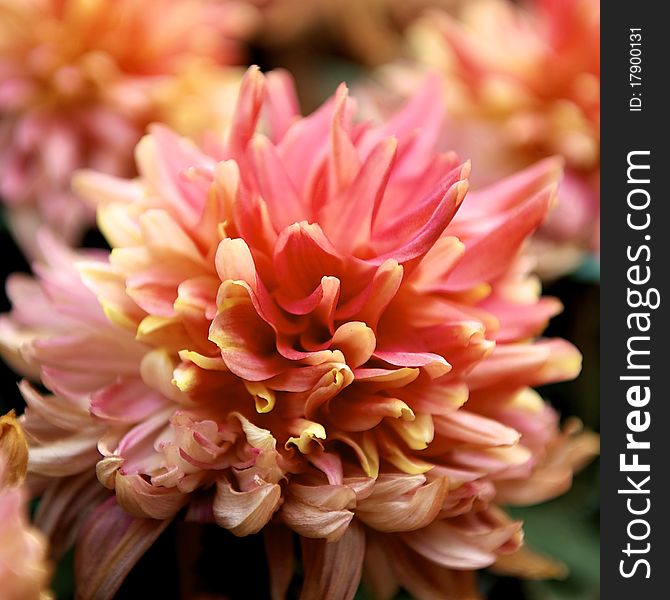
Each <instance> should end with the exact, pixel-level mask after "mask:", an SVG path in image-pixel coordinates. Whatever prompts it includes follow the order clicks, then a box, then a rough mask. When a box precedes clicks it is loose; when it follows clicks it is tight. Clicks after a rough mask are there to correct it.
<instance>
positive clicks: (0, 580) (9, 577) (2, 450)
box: [0, 413, 52, 600]
mask: <svg viewBox="0 0 670 600" xmlns="http://www.w3.org/2000/svg"><path fill="white" fill-rule="evenodd" d="M27 461H28V446H27V444H26V440H25V438H24V436H23V434H22V432H21V428H20V426H19V424H18V423H17V421H16V418H15V416H14V414H13V413H9V414H8V415H4V416H0V523H1V524H2V525H1V526H0V594H1V595H2V598H3V600H47V599H49V598H51V597H52V596H51V594H50V593H49V592H48V591H47V588H48V584H49V576H50V571H51V570H50V568H49V566H48V563H47V559H46V540H45V539H44V536H43V535H42V534H41V533H40V532H39V531H37V530H36V529H34V528H33V527H31V525H30V523H29V521H28V510H27V497H26V492H25V490H24V489H22V488H21V487H20V486H21V484H22V483H23V479H24V477H25V473H26V467H27Z"/></svg>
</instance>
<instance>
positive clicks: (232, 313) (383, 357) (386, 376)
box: [0, 68, 596, 598]
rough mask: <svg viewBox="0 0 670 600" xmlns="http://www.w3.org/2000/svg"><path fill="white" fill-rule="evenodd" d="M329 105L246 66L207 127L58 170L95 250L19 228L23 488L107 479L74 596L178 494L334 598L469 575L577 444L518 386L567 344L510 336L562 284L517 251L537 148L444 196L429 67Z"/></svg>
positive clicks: (553, 488) (548, 197) (588, 442)
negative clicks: (92, 229)
mask: <svg viewBox="0 0 670 600" xmlns="http://www.w3.org/2000/svg"><path fill="white" fill-rule="evenodd" d="M355 110H356V104H355V102H354V100H353V99H351V98H350V97H349V96H348V93H347V89H346V87H344V85H342V86H340V88H339V89H338V90H337V92H336V94H335V95H334V97H333V98H331V99H330V100H329V101H327V102H326V103H325V104H324V105H323V106H322V107H321V108H320V109H319V110H317V111H316V112H315V113H313V114H312V115H310V116H308V117H301V116H300V115H299V114H298V110H297V106H296V101H295V98H294V91H293V88H292V85H291V82H290V80H289V79H288V77H287V76H286V75H285V74H284V73H282V72H273V73H270V74H268V75H267V76H263V75H261V74H260V72H259V71H258V70H257V69H255V68H252V69H250V70H249V71H248V73H247V75H246V77H245V79H244V81H243V83H242V86H241V90H240V94H239V98H238V103H237V107H236V111H235V116H234V118H233V122H232V125H231V128H230V132H229V135H228V137H227V139H226V140H225V142H223V143H221V144H220V146H219V147H218V148H215V149H212V150H211V151H210V153H208V154H205V153H203V152H202V151H201V150H199V149H198V148H197V147H196V146H194V145H193V144H192V143H190V142H188V141H187V140H185V139H181V138H179V137H177V136H176V135H175V134H174V133H172V132H170V131H169V130H167V129H165V128H163V127H154V128H153V129H152V132H151V134H150V135H149V136H147V137H145V138H144V139H143V140H142V142H141V143H140V145H139V146H138V149H137V161H138V171H139V177H138V178H137V179H136V180H132V181H131V180H123V179H117V178H114V177H110V176H108V175H103V174H99V173H94V172H86V173H82V174H81V175H79V176H78V177H77V178H76V181H75V185H76V188H77V189H78V191H79V192H80V193H81V194H83V195H84V196H86V197H87V198H89V199H90V200H91V201H93V202H94V203H96V204H97V205H98V220H99V223H100V226H101V229H102V231H103V232H104V234H105V235H106V237H107V239H108V241H109V243H110V245H111V246H112V248H113V250H112V252H111V254H110V255H109V256H106V255H105V254H104V253H101V254H82V253H80V254H76V253H74V252H72V251H70V250H65V249H63V248H61V247H59V246H58V245H57V244H55V243H54V242H53V240H51V239H50V238H49V236H43V238H42V243H43V244H45V246H44V249H43V255H44V256H45V257H47V259H48V261H49V262H48V264H41V265H38V266H37V267H36V273H37V276H38V280H37V281H35V280H32V279H30V278H27V277H25V276H15V277H14V278H12V279H11V280H10V282H9V287H8V292H9V294H10V296H11V298H12V300H13V303H14V309H13V311H12V313H11V315H9V316H5V317H4V318H3V319H2V320H1V321H0V340H2V345H3V349H4V353H5V355H6V356H7V357H8V358H9V359H10V360H12V361H13V364H16V365H20V364H21V363H22V364H23V365H24V368H25V369H26V370H28V372H31V370H32V373H33V376H36V375H38V374H41V380H42V382H43V384H44V385H45V386H46V387H47V388H49V389H50V390H51V392H52V394H53V395H43V394H41V393H39V392H38V391H37V390H36V389H35V388H33V387H32V386H31V385H30V384H29V383H27V382H24V383H22V384H21V389H22V392H23V394H24V397H25V399H26V402H27V404H28V409H27V411H26V415H25V420H24V424H25V428H26V431H27V432H28V435H29V436H30V439H31V442H32V447H31V463H30V469H31V472H32V473H33V476H34V477H35V486H36V487H41V488H42V489H44V490H46V493H47V494H51V497H52V498H56V497H59V494H65V495H67V494H70V495H72V494H73V490H75V489H77V490H80V489H86V490H91V491H90V492H89V493H91V494H96V493H98V492H96V491H95V490H96V489H98V490H99V489H100V488H95V486H92V487H90V485H89V484H88V483H86V478H89V480H90V478H92V475H93V470H94V468H95V471H96V473H97V478H98V480H99V481H100V482H101V483H102V484H103V485H104V486H105V487H106V488H109V490H113V491H114V493H115V496H114V497H113V498H110V499H109V500H107V501H106V502H105V503H103V504H102V505H101V506H100V508H99V509H97V510H96V511H95V513H94V514H93V516H92V517H91V518H90V519H88V521H87V523H86V524H85V525H84V527H83V530H82V533H81V536H80V542H79V548H80V549H79V550H78V554H77V565H78V577H79V585H80V590H81V592H82V593H83V595H84V596H86V595H87V594H89V595H93V594H94V593H95V594H99V596H96V597H105V598H107V597H111V594H113V593H114V589H115V587H114V586H115V585H116V584H118V583H120V580H121V579H122V577H123V574H124V573H125V571H123V569H122V567H125V568H127V569H128V568H130V566H132V560H126V561H125V562H124V564H123V565H118V564H116V563H115V560H114V557H115V556H116V547H117V546H116V544H119V545H121V544H122V545H123V548H124V549H128V548H132V549H133V552H134V554H133V556H135V557H136V556H139V554H141V552H142V551H143V550H144V549H145V548H146V547H147V545H148V544H150V543H151V541H152V540H153V539H154V538H155V536H157V535H158V534H159V533H160V530H161V528H162V527H165V523H166V522H167V521H168V520H170V519H172V518H173V517H174V516H175V515H176V513H177V512H178V511H179V510H180V509H182V508H183V507H185V506H188V510H187V513H186V518H187V519H191V520H196V521H214V522H216V523H217V524H218V525H220V526H221V527H224V528H226V529H228V530H230V531H231V532H232V533H234V534H235V535H238V536H244V535H248V534H251V533H256V532H259V531H263V532H264V533H265V536H266V541H267V550H268V555H269V564H270V568H271V574H272V595H273V597H274V598H281V597H283V596H284V595H285V592H286V589H287V587H288V585H289V583H290V579H291V577H292V573H293V558H292V557H293V552H292V550H291V548H292V534H291V532H295V533H297V534H299V536H300V539H301V543H302V546H303V552H302V554H303V557H304V567H305V569H304V570H305V582H304V587H303V592H302V597H303V598H322V597H332V598H351V597H352V596H353V594H354V593H355V591H356V588H357V586H358V583H359V580H360V578H361V573H362V571H365V577H366V578H368V580H369V581H368V583H369V585H370V588H371V589H372V590H373V591H374V593H375V595H376V596H378V597H380V598H386V597H389V595H390V594H391V592H392V591H393V590H394V589H395V588H396V587H397V586H398V585H402V586H404V587H406V588H407V589H408V590H409V591H410V592H411V593H413V594H415V595H416V596H417V597H418V598H433V597H442V596H449V594H451V596H449V597H455V598H472V597H474V596H476V592H475V584H474V575H473V573H472V570H473V569H478V568H481V567H486V566H488V565H491V564H493V563H495V561H496V558H497V556H499V555H502V554H508V553H512V552H514V551H515V550H516V549H517V548H519V546H520V544H521V540H522V533H521V523H519V522H516V521H513V520H512V519H510V518H509V517H508V516H507V515H506V514H505V513H504V512H503V511H502V510H501V509H500V508H498V506H497V505H498V503H505V504H508V503H509V504H513V503H534V502H539V501H542V500H544V499H546V498H549V497H552V496H554V495H556V494H559V493H561V492H563V491H565V490H566V489H567V488H568V487H569V485H570V482H571V477H572V470H573V468H575V467H578V466H579V465H580V464H581V463H583V461H584V460H586V459H587V458H588V457H590V456H591V455H592V453H593V452H594V451H595V448H594V445H595V444H596V442H595V440H594V438H593V437H591V436H589V435H587V434H582V435H576V432H575V428H574V427H570V428H568V429H567V430H565V431H564V432H562V433H561V432H559V429H558V423H557V421H558V419H557V415H556V414H555V413H554V411H553V410H552V409H551V408H550V407H549V406H548V405H546V404H545V403H544V402H543V401H542V399H541V398H540V397H539V395H538V394H537V393H536V392H534V391H533V390H532V389H531V386H536V385H541V384H544V383H549V382H554V381H560V380H564V379H569V378H572V377H574V376H575V375H576V374H577V373H578V371H579V369H580V361H581V359H580V355H579V353H578V352H577V350H576V349H575V348H574V347H572V346H571V345H570V344H568V343H567V342H565V341H563V340H560V339H551V340H535V337H536V336H537V335H538V334H539V333H540V332H541V331H542V330H543V329H544V327H545V325H546V323H547V321H548V319H549V318H550V317H551V316H552V315H554V314H556V312H558V311H559V310H560V305H559V303H558V302H557V301H555V300H553V299H551V298H540V297H539V284H538V281H537V280H536V279H535V278H534V277H532V276H529V275H528V273H527V271H528V265H527V260H526V258H525V257H524V256H523V254H522V253H521V251H522V246H523V243H524V240H525V239H526V238H527V237H528V236H529V235H530V234H531V233H532V232H533V231H534V230H535V228H536V227H537V226H538V225H539V224H540V222H541V220H542V219H543V217H544V216H545V214H546V212H547V210H548V208H549V205H550V203H551V201H552V198H553V195H554V192H555V188H556V180H557V179H558V177H559V176H560V167H559V165H558V164H557V163H556V161H554V160H546V161H543V162H540V163H538V164H537V165H534V166H533V167H531V168H529V169H527V170H525V171H523V172H521V173H519V174H517V175H514V176H512V177H510V178H508V179H506V180H503V181H501V182H499V183H497V184H495V185H493V186H491V187H489V188H487V189H483V190H481V191H479V192H478V193H475V194H471V195H470V197H469V198H468V199H467V201H465V202H463V201H464V199H465V195H466V191H467V185H468V184H467V176H468V172H469V165H467V164H460V163H459V161H458V159H457V158H456V156H455V155H453V154H451V153H446V154H438V153H436V152H435V151H434V145H435V141H436V137H437V136H438V135H439V130H440V128H439V121H440V115H441V114H442V99H441V98H440V95H439V93H438V89H437V84H436V81H435V80H429V81H428V82H427V83H426V85H425V86H424V88H423V89H422V90H421V91H420V92H419V93H417V95H416V96H415V97H414V98H413V100H412V101H411V102H410V103H409V104H408V105H407V106H406V107H405V108H404V109H403V110H402V111H400V112H399V113H398V114H397V115H396V116H394V117H393V118H391V119H390V120H388V121H387V122H385V123H382V124H381V125H379V126H373V125H372V124H370V123H365V122H356V121H354V115H355ZM100 455H102V457H101V456H100ZM53 490H56V491H53ZM43 504H47V503H43ZM54 505H55V506H57V508H54V509H53V511H52V514H46V515H44V519H45V520H47V521H49V522H50V523H57V522H58V521H59V519H61V518H67V519H69V518H71V511H72V510H74V509H75V507H70V506H68V507H67V508H66V509H64V510H65V513H67V517H62V516H61V515H59V511H62V510H63V502H62V501H61V502H55V503H54ZM119 507H120V508H119ZM121 509H123V511H125V513H127V514H128V515H131V516H127V515H126V516H124V512H122V510H121ZM49 510H50V509H49V506H48V504H47V506H46V508H45V511H47V512H48V511H49ZM120 520H121V521H120ZM120 522H121V524H119V523H120ZM111 532H116V533H114V536H113V540H114V541H113V542H110V541H109V539H108V536H109V535H110V533H111ZM92 547H95V548H96V549H97V550H98V551H97V552H96V553H92V552H91V551H90V548H92ZM101 590H102V591H101ZM326 592H328V593H326ZM440 594H441V595H440Z"/></svg>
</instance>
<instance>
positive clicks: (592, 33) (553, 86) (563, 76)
mask: <svg viewBox="0 0 670 600" xmlns="http://www.w3.org/2000/svg"><path fill="white" fill-rule="evenodd" d="M411 37H412V39H413V41H414V47H415V54H416V56H417V57H418V59H419V60H420V61H421V62H423V63H424V64H427V65H429V66H431V67H433V68H438V69H440V70H441V71H442V72H443V73H444V74H445V76H446V82H447V85H448V87H449V90H450V95H449V97H450V100H449V111H450V114H451V115H452V116H453V117H454V120H455V121H457V122H460V123H461V124H464V125H465V126H466V128H465V131H464V133H463V135H462V138H463V139H462V151H465V152H467V155H469V156H471V157H472V158H473V160H475V161H476V165H477V166H478V169H477V173H475V175H476V177H477V179H478V181H476V182H474V183H488V182H489V181H491V177H497V176H498V174H501V173H502V174H509V173H511V172H514V171H515V170H518V169H519V168H522V167H524V166H527V165H529V164H531V163H532V162H534V161H537V160H538V159H540V158H544V157H547V156H552V155H560V156H563V157H564V158H565V161H566V178H565V182H564V184H563V186H562V190H561V194H560V202H559V203H558V206H557V208H556V210H554V211H553V213H552V214H551V215H550V217H549V219H548V221H547V223H546V224H545V225H544V226H543V227H542V228H541V230H540V235H539V236H538V237H537V238H536V241H537V245H538V251H540V252H541V258H542V259H543V264H541V265H540V268H541V269H542V271H543V272H544V273H546V274H547V275H557V274H561V273H562V272H565V271H569V270H570V269H571V268H572V267H574V265H575V262H579V260H580V259H581V257H582V255H583V253H584V251H593V250H597V249H598V246H599V205H600V50H599V45H600V3H599V2H598V0H567V1H563V0H526V1H524V2H521V3H513V2H508V1H507V0H474V1H472V2H468V3H466V4H464V6H463V10H462V14H461V16H460V18H459V19H458V20H457V19H454V18H453V17H450V16H449V15H447V14H446V13H444V14H437V13H432V14H431V15H430V16H429V18H427V19H425V21H424V22H423V23H422V24H421V25H420V26H417V27H416V29H415V31H414V33H413V34H412V36H411Z"/></svg>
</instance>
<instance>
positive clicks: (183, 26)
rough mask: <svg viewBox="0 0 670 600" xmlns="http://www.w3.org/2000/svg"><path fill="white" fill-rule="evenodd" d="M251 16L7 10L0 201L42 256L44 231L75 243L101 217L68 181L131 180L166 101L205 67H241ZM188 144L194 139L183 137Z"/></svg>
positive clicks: (56, 4)
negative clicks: (88, 175) (137, 155)
mask: <svg viewBox="0 0 670 600" xmlns="http://www.w3.org/2000/svg"><path fill="white" fill-rule="evenodd" d="M249 10H250V7H247V6H244V5H238V4H235V3H233V2H216V1H215V0H144V1H142V2H138V1H136V0H93V1H89V0H2V1H1V2H0V148H1V149H2V151H1V152H0V197H2V200H3V201H4V202H5V203H6V205H7V208H8V213H9V214H8V217H9V220H10V225H11V227H12V230H13V233H14V235H15V237H16V238H17V240H18V242H19V243H20V244H21V246H22V248H23V249H24V250H25V251H26V252H27V253H29V254H31V255H33V256H34V251H35V232H36V230H37V228H38V226H39V225H40V224H42V223H46V224H48V225H49V226H50V227H52V229H53V230H54V231H56V232H58V234H59V235H61V236H63V238H64V239H65V240H66V241H76V240H77V238H78V236H80V235H81V233H82V230H83V228H84V227H85V226H87V225H89V224H90V223H91V221H92V218H93V214H92V212H91V211H90V210H87V209H86V208H85V207H84V206H83V205H82V203H81V202H79V201H78V200H77V199H76V198H75V197H74V196H73V194H72V193H71V191H70V177H71V175H72V172H73V171H74V170H75V169H77V168H80V167H91V168H94V169H98V170H101V171H104V172H106V173H112V174H115V175H122V176H129V175H132V174H133V173H134V167H133V156H132V150H133V148H134V146H135V145H136V143H137V142H138V140H139V138H140V137H141V135H142V134H143V133H144V129H145V127H146V125H147V124H148V123H149V122H150V121H153V120H157V119H164V118H166V117H168V118H169V116H170V115H169V113H167V114H166V112H165V111H164V110H163V107H164V106H165V102H164V96H165V94H168V96H170V93H171V91H172V89H173V87H174V85H175V83H174V81H175V79H176V80H179V79H180V78H182V77H184V76H188V73H190V72H191V71H192V70H193V69H194V68H195V67H194V66H193V65H194V63H198V64H200V63H202V64H203V65H207V66H208V67H209V68H210V69H213V68H214V66H215V65H219V64H232V63H234V62H237V61H238V60H239V58H240V57H239V55H238V42H236V41H235V40H234V38H235V37H237V36H240V35H242V34H244V33H245V32H246V31H247V29H248V27H249V18H250V14H249ZM185 133H190V132H185Z"/></svg>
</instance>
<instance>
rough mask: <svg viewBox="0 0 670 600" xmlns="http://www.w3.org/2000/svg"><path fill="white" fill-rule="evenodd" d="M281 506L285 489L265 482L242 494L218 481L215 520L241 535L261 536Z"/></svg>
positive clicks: (225, 483) (227, 483) (235, 533)
mask: <svg viewBox="0 0 670 600" xmlns="http://www.w3.org/2000/svg"><path fill="white" fill-rule="evenodd" d="M280 503H281V488H280V487H279V486H278V485H277V484H272V483H264V484H262V485H258V486H257V487H255V488H253V489H251V490H249V491H246V492H238V491H236V490H234V489H233V487H232V486H231V485H230V483H229V482H228V481H218V482H217V484H216V495H215V496H214V505H213V509H214V520H215V521H216V523H217V525H219V526H221V527H224V528H225V529H228V530H229V531H230V532H231V533H233V534H234V535H237V536H240V537H242V536H245V535H249V534H252V533H258V532H259V531H260V530H261V529H263V527H264V526H265V525H266V523H267V522H268V521H269V520H270V518H271V517H272V515H273V514H274V512H275V511H276V510H277V509H278V508H279V505H280Z"/></svg>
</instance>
